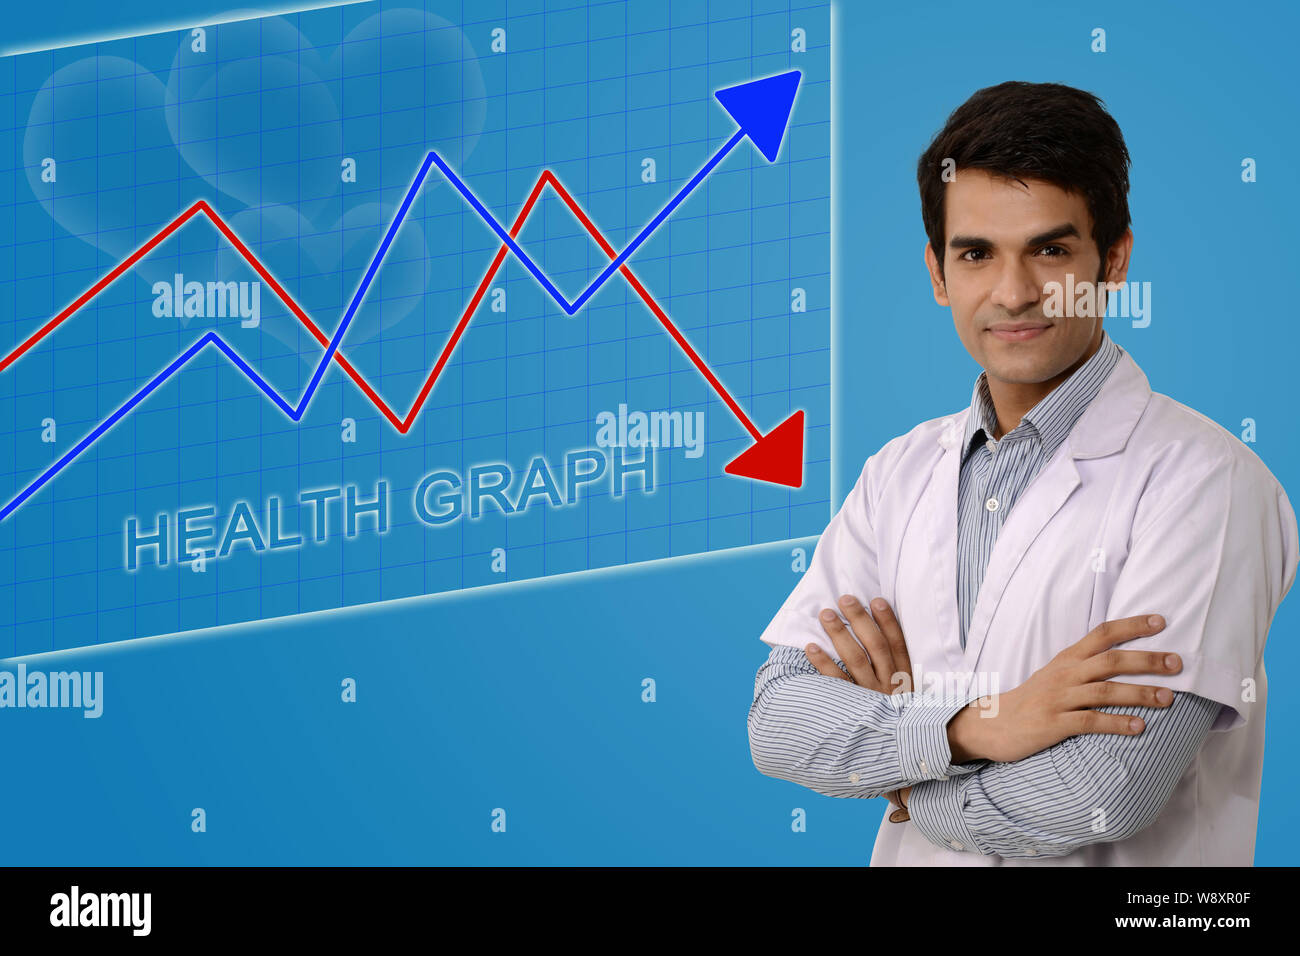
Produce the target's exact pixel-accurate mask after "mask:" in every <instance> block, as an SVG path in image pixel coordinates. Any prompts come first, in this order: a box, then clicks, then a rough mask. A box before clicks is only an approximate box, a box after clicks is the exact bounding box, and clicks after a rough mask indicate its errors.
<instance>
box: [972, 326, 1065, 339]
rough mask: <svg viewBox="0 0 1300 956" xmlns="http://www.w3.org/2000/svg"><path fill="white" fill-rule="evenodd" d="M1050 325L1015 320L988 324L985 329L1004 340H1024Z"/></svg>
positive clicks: (1036, 334)
mask: <svg viewBox="0 0 1300 956" xmlns="http://www.w3.org/2000/svg"><path fill="white" fill-rule="evenodd" d="M1050 328H1051V326H1050V325H1048V324H1046V323H1042V322H1039V323H1034V322H1017V323H1011V322H1008V323H1004V324H1002V325H994V326H990V327H989V328H988V329H986V330H985V331H986V332H988V333H989V334H991V335H993V336H995V337H996V338H999V339H1001V340H1002V341H1004V342H1026V341H1028V340H1029V339H1032V338H1036V337H1037V336H1039V335H1042V334H1043V333H1044V332H1046V331H1047V330H1048V329H1050Z"/></svg>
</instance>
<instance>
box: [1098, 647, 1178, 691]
mask: <svg viewBox="0 0 1300 956" xmlns="http://www.w3.org/2000/svg"><path fill="white" fill-rule="evenodd" d="M1182 667H1183V659H1182V658H1181V657H1179V656H1178V655H1177V654H1171V653H1167V652H1165V651H1120V650H1116V649H1114V648H1111V649H1110V650H1108V651H1102V652H1101V653H1100V654H1096V655H1094V656H1092V657H1090V658H1088V659H1087V660H1086V661H1083V662H1082V663H1080V664H1078V665H1077V666H1076V667H1075V668H1074V672H1075V673H1076V674H1077V675H1078V677H1079V678H1080V683H1084V682H1088V681H1101V680H1106V679H1107V678H1110V677H1116V676H1118V675H1120V674H1177V673H1178V672H1179V671H1180V670H1182Z"/></svg>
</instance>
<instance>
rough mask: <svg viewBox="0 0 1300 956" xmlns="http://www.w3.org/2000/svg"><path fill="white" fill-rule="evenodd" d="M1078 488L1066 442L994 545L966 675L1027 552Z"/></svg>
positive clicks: (970, 635) (970, 636) (969, 640)
mask: <svg viewBox="0 0 1300 956" xmlns="http://www.w3.org/2000/svg"><path fill="white" fill-rule="evenodd" d="M1077 487H1079V470H1078V468H1076V467H1075V465H1074V458H1073V456H1072V455H1071V454H1070V449H1069V442H1068V441H1066V442H1062V443H1061V445H1060V447H1059V448H1057V449H1056V453H1055V454H1054V455H1053V456H1052V458H1051V460H1050V461H1048V463H1047V464H1046V465H1044V466H1043V470H1042V471H1040V472H1039V473H1038V474H1037V475H1036V476H1034V478H1033V479H1032V480H1031V481H1030V482H1029V484H1028V485H1027V486H1026V487H1025V490H1024V491H1023V492H1021V494H1020V498H1019V500H1017V501H1016V503H1015V505H1014V506H1013V507H1012V509H1011V513H1010V514H1008V515H1007V518H1006V523H1005V524H1003V526H1002V530H1001V531H1000V532H999V533H998V538H997V541H995V542H994V543H993V552H992V553H991V554H990V555H989V563H988V568H987V569H986V570H985V572H984V581H983V583H982V584H981V585H980V590H979V594H978V596H977V597H976V598H975V608H974V610H973V611H972V612H971V620H970V626H969V628H968V629H967V632H966V655H965V659H964V661H963V663H962V670H963V671H974V670H975V664H976V663H977V662H978V661H979V656H980V649H981V648H982V647H983V646H984V639H985V637H987V636H988V631H989V622H990V621H991V620H992V619H993V612H994V611H995V610H996V609H997V606H998V602H999V601H1000V600H1002V594H1003V592H1004V591H1005V590H1006V588H1007V582H1009V581H1010V580H1011V575H1013V574H1014V573H1015V572H1016V568H1018V567H1019V566H1020V562H1021V560H1022V559H1023V558H1024V556H1025V552H1026V551H1028V550H1029V546H1030V545H1031V544H1033V542H1034V539H1035V538H1037V537H1038V535H1039V533H1040V532H1041V531H1042V530H1043V528H1044V527H1046V525H1047V523H1048V522H1049V521H1051V520H1052V518H1053V517H1055V516H1056V513H1057V512H1058V511H1060V510H1061V506H1062V505H1063V504H1065V501H1066V499H1067V498H1069V497H1070V495H1071V494H1073V492H1074V489H1075V488H1077Z"/></svg>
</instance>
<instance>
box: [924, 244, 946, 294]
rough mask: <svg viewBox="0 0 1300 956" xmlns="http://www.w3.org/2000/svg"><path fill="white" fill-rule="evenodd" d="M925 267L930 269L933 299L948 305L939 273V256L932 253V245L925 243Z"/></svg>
mask: <svg viewBox="0 0 1300 956" xmlns="http://www.w3.org/2000/svg"><path fill="white" fill-rule="evenodd" d="M925 267H926V268H927V269H928V270H929V271H930V287H931V288H932V289H933V290H934V301H935V302H938V303H939V304H940V305H943V306H946V305H948V304H949V303H948V290H947V289H946V288H945V287H944V282H943V276H941V275H939V257H938V256H936V255H935V254H934V247H933V246H931V245H930V243H928V242H927V243H926V244H925Z"/></svg>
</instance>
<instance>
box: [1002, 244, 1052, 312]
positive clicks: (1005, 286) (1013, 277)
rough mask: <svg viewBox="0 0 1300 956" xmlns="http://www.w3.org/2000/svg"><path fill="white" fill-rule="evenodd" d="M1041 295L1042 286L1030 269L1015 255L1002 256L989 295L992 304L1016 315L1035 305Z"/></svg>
mask: <svg viewBox="0 0 1300 956" xmlns="http://www.w3.org/2000/svg"><path fill="white" fill-rule="evenodd" d="M1042 295H1043V290H1042V287H1041V286H1040V285H1039V284H1038V281H1037V279H1036V278H1035V276H1034V274H1033V272H1032V270H1030V269H1028V268H1027V267H1026V266H1025V264H1024V263H1023V262H1021V261H1020V259H1019V258H1017V257H1016V256H1009V257H1005V258H1003V260H1002V263H1001V268H1000V270H999V271H998V274H997V277H996V279H995V280H994V283H993V291H992V295H991V296H990V298H991V299H992V302H993V304H994V305H996V306H998V307H1000V308H1002V309H1005V310H1006V311H1007V312H1008V313H1010V314H1011V315H1018V314H1019V313H1021V312H1023V311H1024V310H1025V309H1027V308H1029V307H1031V306H1033V305H1036V304H1037V302H1038V300H1039V299H1040V298H1041V297H1042Z"/></svg>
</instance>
